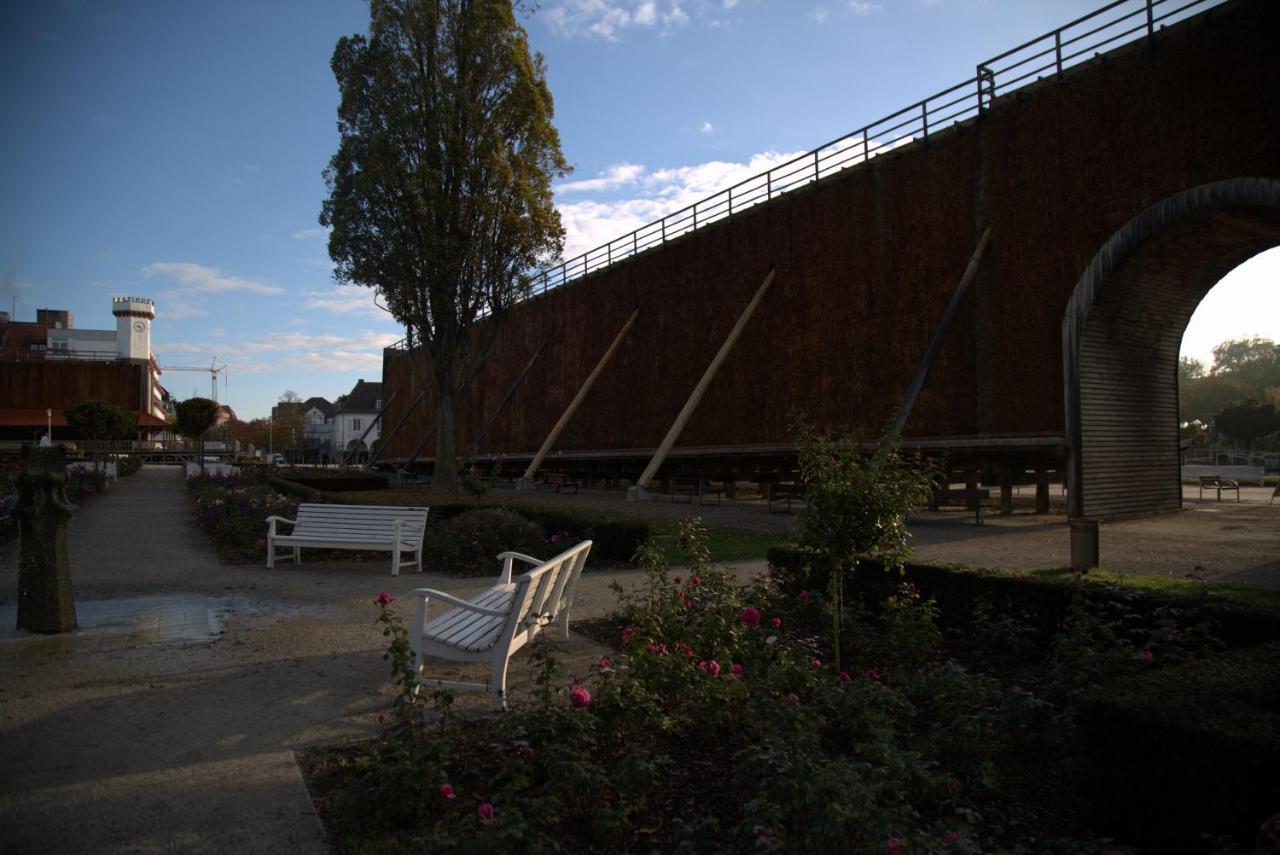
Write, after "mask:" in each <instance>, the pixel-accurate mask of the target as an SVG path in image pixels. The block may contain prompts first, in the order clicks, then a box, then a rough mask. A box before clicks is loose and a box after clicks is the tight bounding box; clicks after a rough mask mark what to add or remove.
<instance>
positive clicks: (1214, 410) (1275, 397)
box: [1178, 338, 1280, 447]
mask: <svg viewBox="0 0 1280 855" xmlns="http://www.w3.org/2000/svg"><path fill="white" fill-rule="evenodd" d="M1178 403H1179V407H1180V410H1181V414H1182V421H1183V422H1184V423H1188V422H1195V421H1197V420H1198V421H1200V422H1202V423H1204V424H1205V425H1209V426H1211V428H1212V430H1213V431H1214V432H1215V433H1217V434H1219V435H1221V436H1225V437H1227V438H1230V439H1232V440H1236V441H1239V442H1243V443H1245V444H1247V445H1249V446H1250V447H1253V446H1254V445H1255V444H1259V445H1262V446H1266V447H1271V446H1276V445H1280V437H1278V436H1277V434H1280V344H1277V343H1276V342H1273V341H1272V340H1271V339H1266V338H1247V339H1231V340H1228V341H1224V342H1223V343H1222V344H1220V345H1218V346H1217V347H1215V348H1214V349H1213V367H1212V368H1206V367H1205V364H1204V363H1203V362H1201V361H1200V360H1198V359H1192V358H1190V357H1186V356H1184V357H1182V358H1181V359H1180V360H1178Z"/></svg>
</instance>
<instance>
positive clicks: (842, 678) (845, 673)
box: [840, 671, 849, 683]
mask: <svg viewBox="0 0 1280 855" xmlns="http://www.w3.org/2000/svg"><path fill="white" fill-rule="evenodd" d="M840 682H841V683H847V682H849V672H848V671H841V672H840Z"/></svg>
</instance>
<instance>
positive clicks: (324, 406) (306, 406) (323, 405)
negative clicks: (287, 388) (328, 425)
mask: <svg viewBox="0 0 1280 855" xmlns="http://www.w3.org/2000/svg"><path fill="white" fill-rule="evenodd" d="M302 409H303V412H306V411H307V410H311V409H316V410H319V411H320V412H322V413H324V415H325V418H330V419H331V418H333V417H334V415H335V414H336V413H337V412H338V408H337V407H335V406H334V405H333V404H332V403H330V402H329V401H328V400H327V399H326V398H319V397H317V398H307V400H305V401H303V403H302Z"/></svg>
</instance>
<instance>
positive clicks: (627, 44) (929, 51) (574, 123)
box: [0, 0, 1280, 418]
mask: <svg viewBox="0 0 1280 855" xmlns="http://www.w3.org/2000/svg"><path fill="white" fill-rule="evenodd" d="M1097 5H1100V2H1098V0H1093V2H1088V3H1083V2H1068V0H1036V1H1035V2H1026V0H897V2H895V0H880V1H879V2H865V0H821V1H820V2H818V1H817V0H542V3H541V10H540V11H539V12H538V13H537V14H535V15H533V16H532V17H529V18H526V19H525V21H524V23H525V26H526V27H527V28H528V30H529V33H530V39H531V41H532V43H533V46H534V47H535V48H536V49H538V50H540V51H542V53H543V54H544V55H545V56H546V59H547V66H548V76H549V82H550V85H551V89H552V92H553V94H554V96H555V99H556V124H557V126H558V127H559V129H560V133H561V140H562V144H563V149H564V153H565V156H566V158H567V159H568V160H569V161H570V163H572V164H573V165H574V166H575V172H574V174H573V175H572V176H570V177H569V178H568V179H566V180H565V181H564V182H562V184H561V187H560V191H559V193H558V195H557V201H558V204H559V205H560V206H561V210H562V214H563V216H564V222H565V226H566V228H567V229H568V230H569V236H568V242H567V246H566V256H571V255H574V254H577V253H578V252H581V251H583V250H585V249H588V248H590V247H593V246H595V245H597V244H599V243H601V242H603V241H604V240H607V239H609V238H612V237H615V236H618V235H621V234H622V233H624V232H627V231H629V230H630V229H631V228H634V227H635V226H636V225H639V224H641V223H642V222H646V221H648V220H650V219H653V218H655V217H657V216H660V215H661V214H663V213H666V212H667V211H669V210H671V209H673V208H675V207H678V206H679V205H680V204H682V203H684V202H685V201H692V200H693V199H695V198H698V197H700V196H703V195H706V194H708V193H710V192H713V191H714V190H716V189H719V188H720V187H722V186H724V185H725V184H727V183H729V181H730V179H733V178H737V177H745V176H747V175H749V174H752V173H753V172H755V171H758V169H759V168H764V167H765V166H768V165H770V164H772V163H774V162H777V161H778V160H779V159H780V158H782V157H783V156H785V155H787V154H790V153H799V152H801V151H804V150H806V149H809V148H812V147H814V146H816V145H819V144H821V143H824V142H826V141H828V140H830V139H833V138H835V137H837V136H839V135H841V134H843V133H845V132H847V131H849V130H851V129H853V128H855V127H858V126H861V125H862V124H865V123H866V122H868V121H871V120H873V119H876V118H879V117H880V116H883V115H885V114H888V113H891V112H893V111H894V110H897V109H899V108H901V107H903V106H905V105H907V104H909V103H911V102H913V101H916V100H918V99H919V98H921V97H923V96H926V95H930V94H932V93H934V92H935V91H938V90H940V89H943V88H945V87H946V86H949V85H951V84H953V83H956V82H959V81H961V80H963V79H965V78H967V77H968V76H970V75H971V74H972V73H973V68H974V65H975V63H976V62H978V61H979V60H981V59H985V58H987V57H989V56H992V55H994V54H997V53H1000V52H1002V51H1003V50H1005V49H1006V48H1009V47H1012V46H1014V45H1016V44H1019V43H1021V42H1023V41H1025V40H1027V39H1029V38H1031V37H1033V36H1038V35H1040V34H1042V33H1043V32H1046V31H1048V30H1051V29H1053V28H1054V27H1056V26H1059V25H1061V24H1063V23H1065V22H1067V21H1069V20H1071V19H1073V18H1075V17H1078V16H1079V15H1081V14H1083V13H1085V12H1087V11H1090V10H1091V9H1093V8H1094V7H1095V6H1097ZM367 24H368V7H367V5H366V3H365V2H362V0H270V2H260V0H259V2H242V0H220V1H219V2H216V3H200V2H194V0H190V2H188V0H128V2H113V0H40V2H37V0H10V2H7V3H4V4H2V5H0V91H2V92H3V103H4V105H5V108H4V109H5V123H4V124H5V127H6V130H5V134H4V137H3V142H2V143H0V145H3V147H4V150H3V155H4V156H3V157H2V158H0V182H2V186H3V187H4V193H3V194H2V196H0V309H5V310H12V308H13V307H14V304H15V299H16V307H17V318H18V319H19V320H31V319H33V317H34V313H35V309H36V308H37V307H49V308H67V309H70V310H71V311H72V312H74V313H75V315H76V320H77V325H78V326H80V327H85V328H110V327H113V325H114V324H113V319H112V318H111V315H110V299H111V297H112V296H113V295H115V294H129V295H135V296H147V297H152V298H154V299H155V300H156V302H157V317H156V321H155V324H154V327H153V336H152V343H153V347H154V349H155V351H156V352H157V354H158V356H159V358H160V362H161V365H194V364H207V363H208V362H209V360H210V359H212V358H213V357H215V356H216V357H217V358H218V360H219V361H220V362H225V363H227V364H229V366H230V383H229V387H228V389H227V392H226V393H223V394H222V397H223V399H224V400H229V402H230V403H231V404H232V406H233V407H235V409H236V410H237V412H238V413H239V414H240V416H241V417H242V418H251V417H255V416H262V415H265V414H266V413H267V412H268V411H269V409H270V406H271V404H272V403H273V402H274V401H276V400H277V399H278V398H279V396H280V395H281V393H283V392H284V391H285V390H293V391H296V392H298V393H299V394H300V395H302V396H303V397H304V398H305V397H309V396H311V395H323V396H325V397H328V398H330V399H332V398H334V397H335V396H337V395H338V394H341V393H343V392H346V391H348V390H349V389H350V387H351V386H352V385H353V384H354V383H355V381H356V379H357V378H361V377H363V378H365V379H370V380H376V379H378V378H379V377H380V374H381V347H382V346H384V345H385V344H388V343H390V342H392V341H395V340H396V339H398V338H400V336H401V335H402V332H401V330H400V328H399V326H398V325H397V324H396V323H395V321H394V320H392V319H391V318H389V317H388V316H386V315H385V314H383V313H382V312H381V311H379V310H378V309H377V308H376V307H375V306H374V305H373V302H372V300H371V299H370V296H369V294H368V292H367V291H366V290H365V289H360V288H355V287H340V286H338V285H336V284H334V283H333V281H332V278H331V276H330V266H329V263H328V257H327V253H326V251H325V234H324V232H323V230H322V229H320V228H319V226H318V225H317V223H316V217H317V215H318V213H319V210H320V204H321V201H322V200H323V198H324V196H325V188H324V182H323V179H322V177H321V172H322V170H323V169H324V166H325V164H326V163H327V161H328V159H329V157H330V156H331V155H332V153H333V152H334V150H335V149H336V147H337V131H336V119H335V109H336V106H337V87H336V84H335V83H334V80H333V76H332V74H331V72H330V70H329V59H330V56H331V55H332V52H333V47H334V44H335V42H336V41H337V39H338V38H339V37H340V36H342V35H347V34H352V33H356V32H363V31H365V30H366V29H367ZM1275 254H1276V253H1272V254H1270V255H1275ZM1254 267H1256V268H1257V269H1256V270H1255V271H1254V272H1252V273H1250V272H1248V271H1245V272H1244V273H1243V275H1241V276H1238V277H1237V279H1239V280H1240V281H1241V284H1239V285H1236V286H1234V287H1231V288H1228V287H1219V288H1217V289H1215V291H1214V292H1213V294H1212V295H1211V299H1212V301H1213V303H1212V305H1211V303H1210V300H1206V303H1205V304H1204V306H1203V307H1202V311H1201V313H1199V314H1198V315H1197V320H1196V321H1193V328H1192V329H1191V330H1189V332H1188V334H1187V340H1186V342H1185V343H1184V352H1189V353H1191V354H1193V355H1197V356H1200V357H1201V358H1205V357H1207V355H1208V352H1209V350H1210V348H1211V347H1212V345H1213V344H1215V343H1217V342H1218V341H1220V340H1221V339H1223V338H1226V337H1230V336H1238V335H1246V334H1257V335H1267V336H1269V337H1272V338H1277V339H1280V296H1277V295H1278V294H1280V289H1277V288H1276V287H1275V285H1276V284H1277V280H1280V261H1277V260H1276V259H1274V258H1270V256H1268V257H1265V258H1262V259H1260V260H1259V261H1258V262H1256V263H1255V265H1254ZM1263 286H1266V288H1267V290H1261V288H1262V287H1263ZM1241 295H1243V296H1241ZM1242 303H1243V304H1244V306H1243V308H1244V310H1243V311H1242V310H1241V309H1242ZM1215 307H1216V308H1215ZM1210 310H1212V311H1210ZM1210 314H1211V315H1212V316H1213V320H1212V322H1211V323H1210V322H1208V321H1205V322H1204V323H1202V322H1201V320H1202V316H1203V317H1205V318H1207V317H1209V315H1210ZM1201 327H1203V329H1201ZM164 382H165V383H166V385H167V386H168V387H169V388H170V390H171V391H172V392H173V393H174V394H176V395H177V396H178V397H180V398H185V397H188V396H190V395H191V394H192V393H193V392H197V391H198V392H199V393H200V394H207V393H208V392H207V390H208V381H207V379H203V378H201V376H200V375H198V374H179V373H169V374H167V375H166V376H165V378H164Z"/></svg>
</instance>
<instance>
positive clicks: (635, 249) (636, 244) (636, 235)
mask: <svg viewBox="0 0 1280 855" xmlns="http://www.w3.org/2000/svg"><path fill="white" fill-rule="evenodd" d="M639 252H640V230H639V229H636V230H635V231H634V232H632V233H631V254H632V255H637V254H639Z"/></svg>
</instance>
